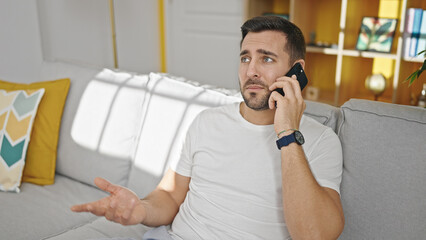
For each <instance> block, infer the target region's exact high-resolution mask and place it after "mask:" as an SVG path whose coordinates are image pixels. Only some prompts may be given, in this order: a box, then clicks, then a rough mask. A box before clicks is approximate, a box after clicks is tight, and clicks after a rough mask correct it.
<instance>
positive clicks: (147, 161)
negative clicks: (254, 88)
mask: <svg viewBox="0 0 426 240" xmlns="http://www.w3.org/2000/svg"><path fill="white" fill-rule="evenodd" d="M147 88H148V96H147V100H146V104H145V109H144V112H145V114H144V117H143V121H142V126H143V127H142V130H141V133H140V136H139V139H138V149H137V153H136V156H135V160H134V164H133V165H132V169H131V171H130V176H129V183H128V186H129V188H131V189H132V190H133V191H135V192H136V193H137V194H138V195H139V196H140V197H144V196H146V195H147V194H148V193H150V192H151V191H152V190H153V189H154V188H155V187H156V186H157V184H158V182H159V181H160V180H161V178H162V175H163V173H164V172H165V171H166V170H167V169H168V166H169V163H170V162H171V161H176V160H177V159H178V158H179V157H180V151H181V147H182V144H183V141H184V139H185V136H186V132H187V130H188V127H189V125H190V124H191V123H192V121H193V119H194V118H195V117H196V116H197V115H198V113H199V112H201V111H202V110H204V109H206V108H209V107H216V106H220V105H224V104H229V103H232V102H239V101H241V98H239V97H234V96H229V95H226V94H224V93H222V92H218V91H217V90H210V89H207V88H206V87H201V86H196V85H194V84H191V83H188V82H184V80H182V79H181V80H179V79H177V78H175V77H172V76H169V75H166V74H158V73H151V74H150V76H149V83H148V86H147Z"/></svg>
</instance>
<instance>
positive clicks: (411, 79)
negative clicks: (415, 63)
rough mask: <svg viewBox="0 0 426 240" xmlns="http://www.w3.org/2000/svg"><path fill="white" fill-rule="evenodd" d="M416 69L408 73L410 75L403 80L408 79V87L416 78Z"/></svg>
mask: <svg viewBox="0 0 426 240" xmlns="http://www.w3.org/2000/svg"><path fill="white" fill-rule="evenodd" d="M418 71H419V70H417V71H415V72H413V73H411V75H410V76H408V78H407V79H405V80H404V82H406V81H409V83H408V87H410V86H411V84H413V82H414V80H416V77H418V75H417V73H418Z"/></svg>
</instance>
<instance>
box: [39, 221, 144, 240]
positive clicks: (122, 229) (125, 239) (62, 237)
mask: <svg viewBox="0 0 426 240" xmlns="http://www.w3.org/2000/svg"><path fill="white" fill-rule="evenodd" d="M149 229H151V228H150V227H147V226H144V225H142V224H138V225H131V226H123V225H121V224H118V223H115V222H110V221H108V220H106V218H104V217H100V218H97V219H96V220H94V221H93V222H89V223H87V224H85V225H83V226H79V227H76V228H73V229H70V230H68V231H65V232H63V233H60V234H58V235H55V236H52V237H50V238H47V239H48V240H76V239H98V240H99V239H105V240H106V239H110V238H112V239H115V240H119V239H122V240H130V239H142V237H143V235H144V234H145V232H147V231H148V230H149Z"/></svg>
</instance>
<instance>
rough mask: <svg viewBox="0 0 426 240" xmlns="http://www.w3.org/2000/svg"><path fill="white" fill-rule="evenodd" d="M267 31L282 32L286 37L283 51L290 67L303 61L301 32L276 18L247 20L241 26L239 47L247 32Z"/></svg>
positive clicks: (303, 42) (303, 45)
mask: <svg viewBox="0 0 426 240" xmlns="http://www.w3.org/2000/svg"><path fill="white" fill-rule="evenodd" d="M267 30H272V31H278V32H282V33H284V35H285V36H286V37H287V44H286V46H285V49H284V50H286V51H287V52H288V54H289V56H290V63H289V64H290V65H292V64H293V63H294V62H295V61H296V60H298V59H305V54H306V45H305V38H304V37H303V33H302V31H301V30H300V29H299V27H297V26H296V25H295V24H294V23H292V22H290V21H288V20H287V19H285V18H282V17H278V16H259V17H254V18H252V19H249V20H247V21H246V22H245V23H244V24H243V25H242V26H241V33H242V35H243V36H242V38H241V42H240V47H241V45H242V43H243V40H244V38H245V37H246V35H247V34H248V33H249V32H255V33H257V32H262V31H267Z"/></svg>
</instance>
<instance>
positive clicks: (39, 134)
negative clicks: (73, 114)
mask: <svg viewBox="0 0 426 240" xmlns="http://www.w3.org/2000/svg"><path fill="white" fill-rule="evenodd" d="M41 88H44V95H43V99H42V100H41V102H40V106H39V107H38V110H37V116H36V117H35V119H34V124H33V130H32V133H31V142H30V143H29V145H28V151H27V156H26V159H25V168H24V173H23V176H22V182H30V183H34V184H38V185H49V184H53V183H54V182H55V168H56V156H57V148H58V139H59V130H60V126H61V120H62V113H63V110H64V106H65V101H66V99H67V94H68V90H69V88H70V79H58V80H53V81H42V82H33V83H30V84H24V83H14V82H6V81H1V80H0V89H4V90H6V91H16V90H30V89H32V90H35V89H41Z"/></svg>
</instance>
